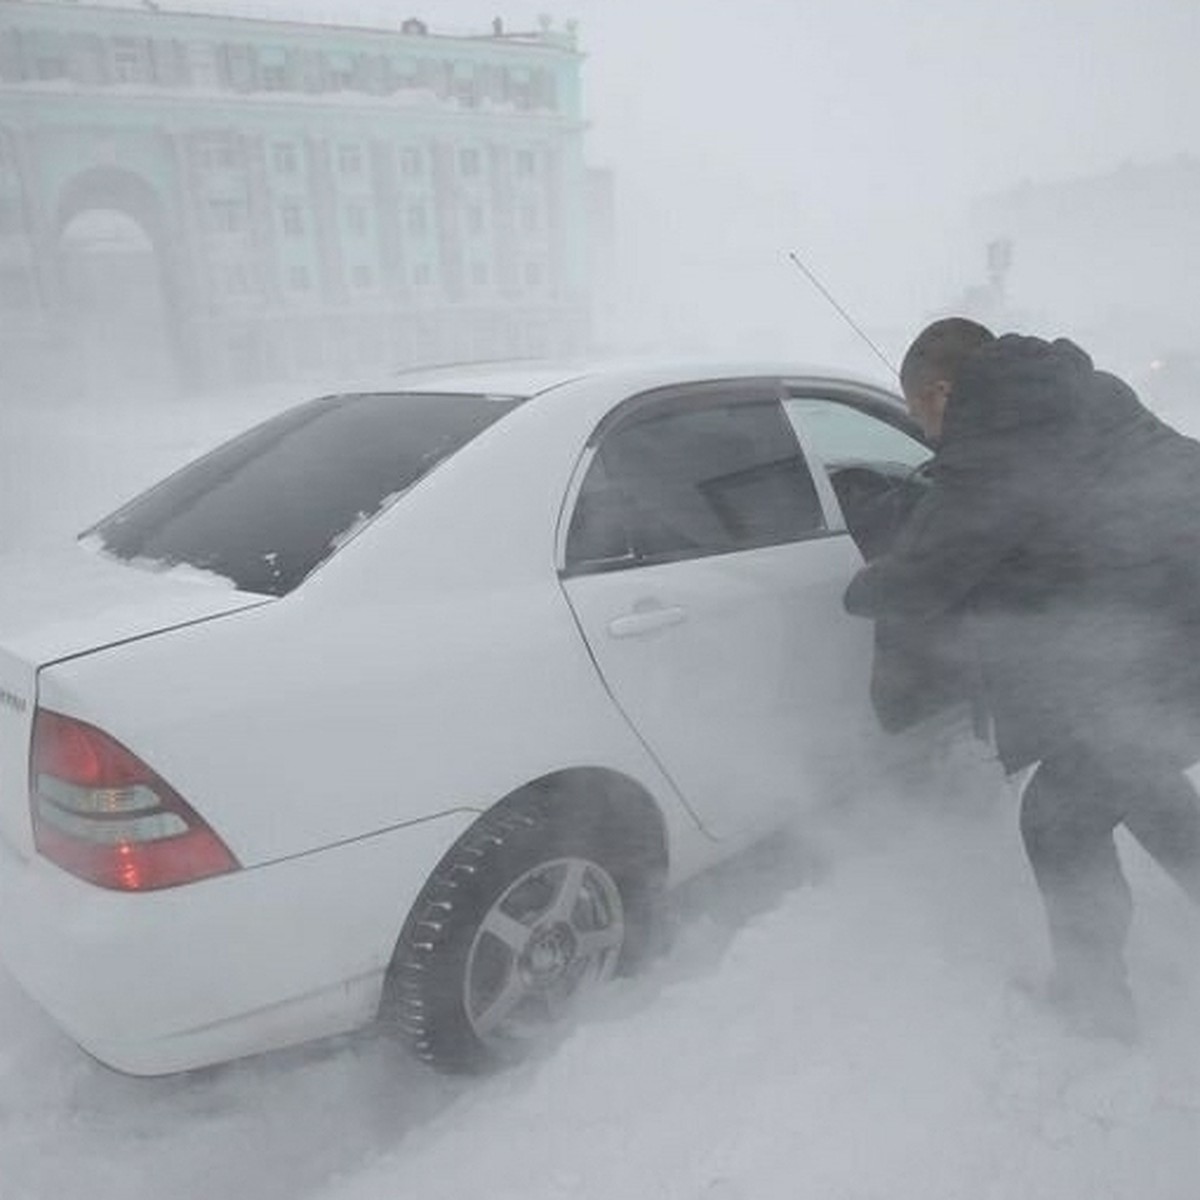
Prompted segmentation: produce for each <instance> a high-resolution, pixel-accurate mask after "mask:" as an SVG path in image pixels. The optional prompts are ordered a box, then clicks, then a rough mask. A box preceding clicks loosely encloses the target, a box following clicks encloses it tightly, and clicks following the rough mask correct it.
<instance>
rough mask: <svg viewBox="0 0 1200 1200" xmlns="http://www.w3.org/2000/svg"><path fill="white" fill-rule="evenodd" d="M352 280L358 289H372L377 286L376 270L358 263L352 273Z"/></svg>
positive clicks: (364, 290) (363, 290)
mask: <svg viewBox="0 0 1200 1200" xmlns="http://www.w3.org/2000/svg"><path fill="white" fill-rule="evenodd" d="M350 282H351V283H352V284H353V285H354V288H355V290H356V291H359V292H367V291H370V290H371V288H373V287H374V286H375V272H374V271H372V270H371V268H370V267H368V266H366V265H365V264H363V263H358V264H356V266H355V267H354V270H353V271H352V272H351V273H350Z"/></svg>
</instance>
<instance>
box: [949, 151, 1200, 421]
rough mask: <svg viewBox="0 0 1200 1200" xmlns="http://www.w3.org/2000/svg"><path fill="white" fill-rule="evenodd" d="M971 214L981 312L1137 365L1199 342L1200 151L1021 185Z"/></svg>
mask: <svg viewBox="0 0 1200 1200" xmlns="http://www.w3.org/2000/svg"><path fill="white" fill-rule="evenodd" d="M972 218H973V220H972V225H973V231H974V237H975V239H976V244H977V245H978V246H980V247H983V246H985V245H990V247H991V248H992V251H993V253H992V255H991V256H989V264H988V265H989V271H988V274H989V284H988V285H987V286H984V287H980V288H978V289H975V290H974V291H973V292H972V293H970V294H969V296H968V299H972V298H973V299H974V300H975V301H977V303H976V304H975V305H974V308H975V311H976V313H977V315H979V316H980V317H981V318H982V319H985V320H986V319H991V320H995V321H997V323H1000V324H1013V323H1017V324H1023V325H1025V326H1029V327H1034V326H1036V327H1038V328H1039V329H1040V330H1041V331H1042V332H1046V331H1050V332H1061V333H1067V334H1070V335H1072V336H1075V337H1078V338H1079V339H1080V341H1082V342H1083V344H1084V345H1085V346H1088V347H1089V348H1092V347H1095V348H1096V351H1097V352H1098V353H1100V354H1103V355H1104V356H1105V357H1106V359H1107V360H1108V361H1109V362H1111V363H1112V364H1113V365H1114V366H1117V367H1120V368H1121V369H1123V370H1125V371H1128V372H1130V373H1133V374H1135V375H1136V374H1137V373H1138V372H1140V371H1141V370H1143V369H1145V368H1148V367H1149V365H1150V363H1151V361H1152V360H1154V359H1157V358H1159V357H1160V356H1163V355H1168V354H1175V353H1178V352H1182V351H1187V352H1191V353H1193V354H1195V353H1197V352H1200V159H1197V158H1193V157H1188V156H1182V157H1179V158H1175V159H1170V160H1167V161H1162V162H1156V163H1147V164H1133V163H1129V164H1126V165H1123V166H1120V167H1118V168H1116V169H1115V170H1113V171H1109V172H1107V173H1105V174H1101V175H1092V176H1086V177H1082V178H1077V179H1069V180H1064V181H1061V182H1056V183H1038V184H1034V183H1024V184H1021V185H1020V186H1018V187H1015V188H1012V189H1010V190H1008V191H1006V192H1003V193H1000V194H998V195H995V196H991V197H988V198H986V199H984V200H982V201H980V202H979V203H978V204H977V205H976V206H975V209H974V212H973V213H972ZM996 253H999V254H1000V262H999V263H997V262H995V261H994V259H995V255H996ZM993 268H998V269H993ZM1197 400H1198V401H1200V396H1198V397H1197Z"/></svg>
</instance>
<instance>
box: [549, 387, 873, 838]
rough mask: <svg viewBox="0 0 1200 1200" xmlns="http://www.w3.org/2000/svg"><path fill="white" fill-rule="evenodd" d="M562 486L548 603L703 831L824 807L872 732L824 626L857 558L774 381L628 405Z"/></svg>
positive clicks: (862, 686) (843, 648) (841, 631)
mask: <svg viewBox="0 0 1200 1200" xmlns="http://www.w3.org/2000/svg"><path fill="white" fill-rule="evenodd" d="M580 477H581V482H580V483H579V485H578V490H577V494H576V496H575V497H574V499H573V502H572V504H571V506H570V508H569V510H568V511H569V513H570V516H569V520H568V522H567V523H566V525H565V527H564V536H563V538H562V543H563V544H562V548H561V551H560V570H561V576H562V585H563V588H564V590H565V592H566V595H567V597H568V600H569V602H570V604H571V606H572V608H573V610H574V612H575V614H576V618H577V620H578V623H579V627H580V629H581V631H582V632H583V635H584V637H585V638H586V640H587V644H588V646H589V648H590V650H591V653H592V656H593V658H594V660H595V663H596V665H597V667H598V669H599V671H600V673H601V675H602V676H603V679H604V681H605V683H606V685H607V687H608V689H609V691H610V692H611V694H612V696H613V698H614V700H615V701H616V703H617V704H618V705H619V706H620V708H621V709H622V710H623V712H624V714H625V716H626V717H627V719H628V720H629V721H630V723H631V725H632V726H633V728H634V729H635V731H636V732H637V733H638V735H639V736H640V737H641V739H642V740H643V742H644V743H645V745H646V746H647V747H648V749H649V750H650V751H651V753H652V754H654V756H655V757H656V758H657V760H658V761H659V762H660V764H661V765H662V767H663V769H664V770H665V771H666V772H667V774H668V775H669V776H670V777H671V779H672V780H673V782H674V783H675V785H676V787H677V788H678V789H679V791H680V794H681V795H682V796H683V798H684V800H685V802H686V803H687V804H688V805H689V806H690V807H691V809H692V811H693V812H694V813H695V814H696V816H697V817H698V819H699V820H700V821H701V823H702V824H703V825H704V827H705V828H706V829H707V830H708V831H709V832H710V833H712V834H713V835H714V836H716V837H734V836H737V835H739V834H744V833H747V832H750V831H753V830H755V829H758V828H761V827H763V826H764V825H766V824H768V823H770V822H772V821H775V820H777V819H778V818H779V817H780V815H781V814H786V813H788V812H791V811H795V810H796V809H797V808H798V807H801V806H803V805H804V804H806V803H811V802H812V801H814V800H816V799H818V798H820V797H823V796H826V795H828V793H829V790H830V788H831V787H833V786H835V785H836V780H837V778H838V776H839V774H840V773H842V772H844V771H845V769H846V766H847V758H846V755H847V754H848V753H853V752H854V751H853V749H852V747H853V746H854V744H855V736H856V731H859V732H860V733H864V734H865V733H867V732H869V730H870V729H871V728H872V727H873V725H874V722H873V719H872V718H871V717H870V715H869V706H868V688H867V682H868V673H869V668H870V643H871V636H870V626H869V623H868V622H863V621H856V620H854V619H852V618H850V617H848V616H846V615H845V614H844V612H843V610H842V604H841V597H842V592H843V590H844V588H845V586H846V583H847V582H848V580H849V579H850V577H851V575H852V574H853V572H854V570H855V569H856V568H857V567H858V566H859V565H860V563H861V561H862V560H861V557H860V555H859V554H858V552H857V550H856V549H855V547H854V544H853V542H852V541H851V539H850V538H849V537H848V536H846V534H845V531H844V529H843V528H842V527H841V525H840V522H839V521H838V520H836V518H835V514H836V505H831V503H830V499H831V498H830V497H829V496H828V491H827V488H825V489H822V488H819V487H818V484H817V482H816V481H815V480H814V478H813V475H812V473H811V472H810V470H809V468H808V465H807V463H806V461H805V457H804V454H803V452H802V450H801V447H800V444H799V441H798V439H797V437H796V434H795V431H794V429H793V427H792V425H791V424H790V423H789V421H788V419H787V417H786V415H785V413H784V410H783V407H782V404H781V396H780V389H779V383H778V381H774V380H767V381H761V380H752V381H742V382H736V381H735V382H721V383H713V384H706V385H698V386H691V387H681V388H675V389H668V390H664V391H659V392H655V393H651V394H649V395H645V396H640V397H637V398H635V399H633V400H631V401H630V402H627V403H626V404H624V405H623V406H621V407H620V408H619V409H618V410H617V411H616V412H615V413H614V414H612V415H611V416H610V418H609V419H608V420H607V421H606V422H604V423H603V424H602V425H601V427H600V428H599V429H598V430H597V431H596V434H595V435H594V437H593V439H592V442H591V444H590V445H589V448H588V451H587V454H586V455H585V459H584V463H583V464H582V466H581V472H580ZM822 490H824V491H825V492H826V495H825V496H822Z"/></svg>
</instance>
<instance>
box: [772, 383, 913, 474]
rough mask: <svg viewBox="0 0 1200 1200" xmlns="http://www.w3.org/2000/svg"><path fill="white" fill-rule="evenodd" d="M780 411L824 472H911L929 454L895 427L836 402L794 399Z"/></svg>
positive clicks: (819, 399) (786, 403) (788, 401)
mask: <svg viewBox="0 0 1200 1200" xmlns="http://www.w3.org/2000/svg"><path fill="white" fill-rule="evenodd" d="M784 407H785V408H786V410H787V414H788V417H789V418H790V419H791V421H792V423H793V424H794V425H795V426H796V428H797V430H798V431H799V432H800V435H801V437H802V438H803V439H804V443H805V446H806V447H807V448H808V449H809V450H810V451H811V453H812V454H814V455H815V456H816V458H817V459H818V461H819V462H821V464H822V465H823V466H824V467H825V468H826V469H827V470H833V469H836V468H837V467H842V466H847V465H850V464H854V465H856V466H879V467H887V466H894V467H900V468H904V469H906V470H909V471H911V470H913V469H914V468H916V467H919V466H920V465H921V464H922V463H925V462H927V461H928V460H929V459H930V458H931V457H932V454H933V452H932V451H931V450H930V449H929V447H928V446H926V445H925V444H924V443H923V442H921V441H919V440H918V439H917V438H915V437H913V436H912V435H910V434H908V433H905V432H904V431H903V430H902V429H898V428H897V427H896V426H895V425H893V424H891V423H889V422H887V421H885V420H883V419H882V418H880V417H877V416H874V415H872V414H871V413H868V412H864V411H863V410H862V409H859V408H855V407H853V406H852V405H850V404H845V403H842V402H841V401H838V400H829V399H824V398H819V397H814V398H808V397H797V398H794V399H789V400H787V401H785V402H784Z"/></svg>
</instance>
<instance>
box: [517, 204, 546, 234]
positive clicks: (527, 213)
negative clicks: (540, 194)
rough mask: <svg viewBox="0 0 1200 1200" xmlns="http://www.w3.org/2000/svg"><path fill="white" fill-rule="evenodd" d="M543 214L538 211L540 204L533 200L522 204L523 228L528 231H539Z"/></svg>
mask: <svg viewBox="0 0 1200 1200" xmlns="http://www.w3.org/2000/svg"><path fill="white" fill-rule="evenodd" d="M541 224H542V214H541V213H540V212H539V211H538V206H537V205H536V204H534V203H533V202H532V201H529V202H526V203H525V204H522V205H521V228H522V229H523V230H524V231H525V232H526V233H537V231H538V229H539V228H541Z"/></svg>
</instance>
